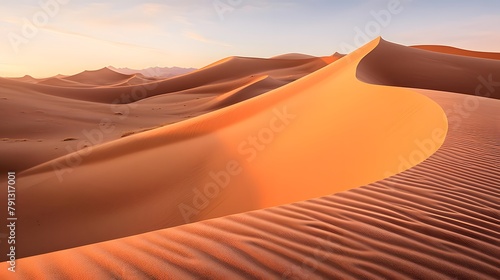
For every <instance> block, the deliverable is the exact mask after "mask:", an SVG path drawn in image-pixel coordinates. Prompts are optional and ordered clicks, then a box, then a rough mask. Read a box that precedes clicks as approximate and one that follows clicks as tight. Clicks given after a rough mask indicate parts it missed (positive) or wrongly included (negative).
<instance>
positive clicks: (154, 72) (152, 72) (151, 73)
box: [108, 66, 196, 79]
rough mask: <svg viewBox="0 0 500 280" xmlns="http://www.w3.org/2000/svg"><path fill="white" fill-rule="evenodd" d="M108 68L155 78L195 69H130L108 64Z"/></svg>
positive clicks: (185, 72)
mask: <svg viewBox="0 0 500 280" xmlns="http://www.w3.org/2000/svg"><path fill="white" fill-rule="evenodd" d="M108 68H109V69H111V70H113V71H115V72H118V73H122V74H127V75H133V74H141V75H143V76H145V77H148V78H155V79H168V78H172V77H175V76H180V75H184V74H188V73H191V72H193V71H195V70H196V68H181V67H150V68H146V69H141V70H137V69H130V68H115V67H113V66H109V67H108Z"/></svg>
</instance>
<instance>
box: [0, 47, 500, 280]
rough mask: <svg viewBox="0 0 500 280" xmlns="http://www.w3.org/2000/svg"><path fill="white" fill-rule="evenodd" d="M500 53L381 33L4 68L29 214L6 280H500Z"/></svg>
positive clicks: (20, 202) (8, 152) (24, 214)
mask: <svg viewBox="0 0 500 280" xmlns="http://www.w3.org/2000/svg"><path fill="white" fill-rule="evenodd" d="M496 55H498V54H484V53H482V54H481V53H476V52H472V51H464V50H458V49H455V48H451V47H443V46H416V47H406V46H401V45H397V44H394V43H390V42H387V41H384V40H382V39H381V38H378V39H376V40H374V41H372V42H370V43H368V44H367V45H365V46H363V47H361V48H359V49H358V50H356V51H354V52H352V53H350V54H349V55H346V56H344V55H340V54H338V53H335V54H334V55H332V56H325V57H310V56H307V55H302V54H286V55H282V56H277V57H273V58H270V59H260V58H248V57H228V58H225V59H222V60H220V61H217V62H214V63H212V64H210V65H208V66H206V67H203V68H202V69H198V70H196V71H193V72H190V73H187V74H184V75H180V76H176V77H173V78H156V77H148V76H146V75H144V74H142V73H130V74H123V73H118V72H115V70H112V69H109V68H105V69H101V70H98V71H85V72H83V73H80V74H78V75H74V76H70V77H57V78H56V77H54V78H51V79H47V80H44V81H35V82H33V80H32V79H29V78H26V77H25V78H24V79H4V78H0V85H1V87H0V106H1V107H2V108H1V109H2V110H0V128H1V129H0V133H1V134H2V135H0V138H1V139H0V140H1V142H0V153H1V155H2V157H1V158H0V169H2V170H7V169H10V168H12V166H14V167H15V168H17V170H18V171H19V172H18V179H17V183H16V187H17V199H16V207H17V209H18V210H17V211H18V214H17V215H18V216H19V220H20V221H22V222H19V224H18V225H17V227H16V229H17V239H16V242H18V244H19V246H17V247H16V256H17V257H18V261H17V266H18V267H17V268H18V269H17V272H16V273H15V274H12V273H10V272H8V271H7V269H5V267H4V269H2V270H0V278H1V279H4V278H7V277H8V279H11V278H12V279H43V278H47V277H49V276H50V277H51V278H57V277H59V278H74V279H123V278H128V279H164V278H172V279H199V278H210V279H248V278H256V279H408V278H410V279H415V278H422V279H496V278H497V276H498V275H499V274H500V270H499V267H500V256H499V254H498V244H499V235H498V232H500V226H499V225H500V218H499V215H498V214H499V213H498V210H497V208H498V203H499V200H500V192H499V189H498V188H499V185H498V182H499V181H500V171H499V169H498V166H497V164H496V163H497V159H498V157H499V156H500V147H499V144H498V118H495V116H496V112H498V111H499V110H500V100H498V99H499V98H500V95H499V94H498V92H499V91H500V85H499V83H498V82H497V81H498V80H499V78H500V61H497V60H496V59H495V58H494V57H496ZM60 81H62V82H60ZM70 82H71V83H70ZM47 83H48V84H47ZM82 85H85V86H82ZM102 120H107V121H105V122H104V123H103V121H102ZM21 128H22V129H21ZM4 159H8V161H7V160H4ZM4 180H5V179H4V178H1V179H0V182H1V183H2V184H4V185H5V181H4ZM6 196H7V194H6V193H5V192H1V193H0V199H2V200H4V201H5V200H6ZM5 215H6V213H5V212H2V214H1V215H0V218H3V219H4V220H5V219H6V217H5ZM0 247H1V250H2V252H5V251H7V248H6V243H5V242H3V243H0ZM2 260H3V261H4V262H3V266H6V265H7V263H6V262H5V260H6V256H5V255H4V257H2Z"/></svg>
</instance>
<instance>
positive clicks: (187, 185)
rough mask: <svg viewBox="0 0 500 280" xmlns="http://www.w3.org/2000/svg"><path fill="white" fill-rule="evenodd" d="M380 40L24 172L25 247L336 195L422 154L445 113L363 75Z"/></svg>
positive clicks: (440, 135)
mask: <svg viewBox="0 0 500 280" xmlns="http://www.w3.org/2000/svg"><path fill="white" fill-rule="evenodd" d="M378 43H379V42H378V40H375V41H373V42H372V43H370V44H368V45H366V46H365V47H363V49H362V51H361V52H360V53H356V54H353V55H351V56H350V57H349V58H350V60H345V61H354V63H343V62H342V59H341V60H338V61H337V62H334V63H332V64H331V65H329V66H327V67H325V68H323V69H321V70H318V71H316V72H315V73H313V74H312V75H309V76H306V77H304V78H302V79H300V80H297V81H295V82H292V83H290V84H288V85H285V86H283V87H280V88H278V89H276V90H273V91H271V92H268V93H267V94H265V95H260V96H258V97H255V98H252V99H249V100H246V101H244V102H240V103H238V104H235V105H233V106H229V107H225V108H223V109H221V110H217V111H214V112H212V113H208V114H206V115H203V116H200V117H197V118H194V119H190V120H187V121H184V122H181V123H176V124H173V125H170V126H167V127H163V128H159V129H155V130H151V131H147V132H143V133H140V134H137V135H132V136H129V137H127V138H124V139H120V140H118V141H113V142H110V143H107V144H104V145H101V146H97V147H94V148H92V149H91V150H90V152H89V150H86V151H83V153H85V152H86V153H88V154H86V155H85V156H82V161H81V163H79V164H77V165H75V166H70V168H65V167H68V164H71V162H73V160H74V158H75V157H77V154H71V155H68V156H66V157H62V158H59V159H56V160H54V161H51V162H48V163H46V164H42V165H40V166H37V167H35V168H32V169H30V170H27V171H26V172H23V173H22V174H21V176H20V177H21V178H19V181H18V182H19V186H20V187H19V189H18V193H19V197H20V199H19V201H18V205H19V209H20V210H19V211H20V213H19V215H22V216H23V221H24V222H23V224H22V225H19V234H18V240H19V242H20V244H23V246H20V247H19V250H18V254H19V255H20V256H28V255H33V254H40V253H45V252H50V251H53V250H58V249H64V248H69V247H74V246H78V245H84V244H89V243H93V242H98V241H104V240H109V239H113V238H117V237H123V236H128V235H132V234H137V233H142V232H146V231H151V230H156V229H161V228H165V227H171V226H176V225H181V224H184V223H186V222H194V221H200V220H204V219H209V218H214V217H220V216H224V215H228V214H234V213H240V212H245V211H250V210H255V209H260V208H265V207H271V206H276V205H280V204H286V203H291V202H295V201H299V200H304V199H308V198H313V197H319V196H323V195H328V194H331V193H335V192H339V191H342V190H346V189H350V188H354V187H357V186H360V185H364V184H367V183H370V182H374V181H377V180H380V179H382V178H384V177H386V176H389V175H393V174H395V173H398V172H401V171H403V170H405V169H407V168H410V167H411V166H412V165H415V164H418V163H419V162H421V161H423V160H425V158H427V157H428V156H430V154H432V153H433V152H434V151H435V150H436V149H438V148H439V146H440V145H441V143H442V141H443V140H444V137H445V135H446V130H447V122H446V119H445V118H444V112H443V111H442V109H441V107H439V106H438V105H437V104H436V103H434V102H433V101H431V100H430V99H428V98H426V97H424V96H422V95H420V94H417V93H415V92H412V91H409V90H405V89H399V88H389V87H381V86H376V85H369V84H365V83H362V82H359V81H358V80H357V79H356V77H355V72H356V68H357V63H358V62H359V61H360V60H361V59H362V57H363V56H364V55H366V54H367V53H369V52H371V51H373V49H377V48H378V47H380V46H378ZM396 104H397V106H396ZM346 118H347V119H349V122H346ZM422 145H424V146H425V149H426V150H425V152H423V153H420V154H419V155H417V156H414V155H413V151H414V150H415V149H418V147H420V146H422ZM401 158H409V159H408V160H407V161H408V162H411V163H410V164H401ZM54 168H55V169H56V170H54ZM308 185H313V186H314V187H313V188H304V186H308ZM28 205H29V206H28ZM89 205H92V206H91V207H90V206H89ZM22 209H30V210H29V211H27V210H22ZM82 209H84V210H82ZM89 228H92V229H93V230H92V231H89V230H88V229H89ZM33 230H36V231H37V235H36V238H34V237H33V235H32V234H29V233H30V232H33ZM68 236H71V238H68Z"/></svg>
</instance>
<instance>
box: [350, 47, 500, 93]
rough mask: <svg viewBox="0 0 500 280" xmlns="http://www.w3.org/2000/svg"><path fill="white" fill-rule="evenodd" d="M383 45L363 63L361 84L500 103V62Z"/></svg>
mask: <svg viewBox="0 0 500 280" xmlns="http://www.w3.org/2000/svg"><path fill="white" fill-rule="evenodd" d="M382 44H384V45H385V47H384V48H383V51H382V48H379V49H376V50H375V51H373V52H371V53H370V54H369V55H367V56H366V57H365V58H364V59H363V63H362V64H361V65H360V69H359V70H360V71H359V72H358V78H360V79H361V80H363V81H366V82H370V83H374V84H382V85H390V86H400V87H412V88H423V89H435V90H442V91H451V92H458V93H466V94H471V95H477V96H486V97H491V98H495V99H500V92H499V91H495V90H493V89H494V88H495V87H498V86H499V85H500V61H497V60H492V59H483V58H476V57H466V56H457V55H453V54H443V53H436V52H434V51H428V50H421V49H415V48H407V47H404V46H401V45H397V44H394V43H390V42H386V41H383V42H382ZM375 69H377V71H375ZM365 73H366V74H365Z"/></svg>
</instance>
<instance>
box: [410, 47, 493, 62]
mask: <svg viewBox="0 0 500 280" xmlns="http://www.w3.org/2000/svg"><path fill="white" fill-rule="evenodd" d="M412 48H417V49H422V50H427V51H433V52H440V53H446V54H455V55H462V56H470V57H479V58H488V59H496V60H500V53H493V52H476V51H469V50H464V49H459V48H454V47H449V46H432V45H420V46H412Z"/></svg>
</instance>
